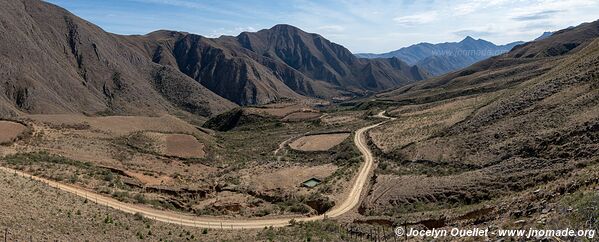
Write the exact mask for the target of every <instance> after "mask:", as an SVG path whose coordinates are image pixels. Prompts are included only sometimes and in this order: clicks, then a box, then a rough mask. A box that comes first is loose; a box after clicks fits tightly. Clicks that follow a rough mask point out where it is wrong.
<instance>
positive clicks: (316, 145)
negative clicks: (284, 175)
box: [289, 133, 350, 151]
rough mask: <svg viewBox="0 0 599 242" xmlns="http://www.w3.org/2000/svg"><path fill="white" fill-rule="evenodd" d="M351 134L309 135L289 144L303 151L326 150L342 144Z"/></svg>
mask: <svg viewBox="0 0 599 242" xmlns="http://www.w3.org/2000/svg"><path fill="white" fill-rule="evenodd" d="M349 135H350V134H349V133H335V134H316V135H308V136H303V137H300V138H299V139H296V140H294V141H293V142H291V143H290V144H289V146H290V147H291V148H292V149H295V150H301V151H326V150H329V149H331V148H333V147H335V146H337V145H338V144H341V142H343V141H344V140H345V139H347V137H349Z"/></svg>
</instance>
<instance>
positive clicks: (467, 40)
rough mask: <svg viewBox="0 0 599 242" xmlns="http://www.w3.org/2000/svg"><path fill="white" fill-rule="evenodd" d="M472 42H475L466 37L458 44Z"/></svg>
mask: <svg viewBox="0 0 599 242" xmlns="http://www.w3.org/2000/svg"><path fill="white" fill-rule="evenodd" d="M473 41H476V40H475V39H474V38H472V37H470V36H466V38H464V39H463V40H462V41H460V43H464V42H473Z"/></svg>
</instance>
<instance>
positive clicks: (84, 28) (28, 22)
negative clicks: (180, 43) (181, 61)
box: [0, 0, 235, 117]
mask: <svg viewBox="0 0 599 242" xmlns="http://www.w3.org/2000/svg"><path fill="white" fill-rule="evenodd" d="M0 12H1V14H0V58H1V63H2V65H1V66H0V74H1V77H2V83H1V85H0V113H1V114H2V115H3V116H7V115H16V114H18V113H21V112H28V113H81V112H83V113H89V114H94V113H98V112H103V113H106V112H108V113H121V114H148V113H150V114H152V113H153V114H160V113H175V112H181V111H184V112H188V113H190V114H192V115H196V116H204V117H205V116H210V115H212V114H216V113H220V112H223V111H225V110H227V109H230V108H232V107H234V106H235V105H234V104H233V103H231V102H229V101H227V100H225V99H223V98H221V97H219V96H218V95H216V94H214V93H212V92H211V91H209V90H208V89H206V88H205V87H203V86H202V85H200V84H198V83H197V82H196V81H194V80H193V79H191V78H189V77H187V76H185V75H179V74H178V73H177V72H178V71H176V70H174V69H171V68H168V67H165V66H163V65H159V64H155V63H152V62H151V60H148V59H147V58H145V56H143V55H141V54H140V53H137V52H136V51H133V50H132V49H131V48H130V47H129V46H127V45H125V44H123V43H121V41H120V40H119V37H118V36H116V35H113V34H109V33H106V32H104V31H103V30H102V29H100V28H98V27H97V26H95V25H93V24H90V23H89V22H86V21H84V20H82V19H80V18H78V17H76V16H74V15H72V14H70V13H69V12H67V11H66V10H64V9H62V8H59V7H57V6H54V5H52V4H48V3H44V2H41V1H35V0H23V1H19V0H10V1H2V2H0Z"/></svg>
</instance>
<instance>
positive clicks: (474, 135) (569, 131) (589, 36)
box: [363, 21, 599, 222]
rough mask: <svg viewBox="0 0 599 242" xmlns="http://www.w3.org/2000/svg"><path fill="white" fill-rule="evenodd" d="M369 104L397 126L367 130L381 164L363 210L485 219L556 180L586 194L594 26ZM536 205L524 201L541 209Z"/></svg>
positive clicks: (597, 116)
mask: <svg viewBox="0 0 599 242" xmlns="http://www.w3.org/2000/svg"><path fill="white" fill-rule="evenodd" d="M377 99H378V101H376V103H378V105H385V106H386V107H389V108H388V110H389V111H388V113H389V114H390V115H395V116H397V117H398V120H397V121H396V123H391V124H389V125H388V126H385V127H381V128H380V129H378V130H373V131H372V133H371V139H372V142H373V144H374V146H376V148H378V149H379V154H380V155H381V157H386V159H387V161H382V163H385V165H382V166H381V167H384V169H380V170H379V171H378V172H379V173H378V176H377V181H376V183H375V184H376V185H375V187H373V188H372V192H371V193H372V196H371V197H369V198H368V199H367V200H366V201H365V203H364V204H363V206H364V207H363V208H364V209H363V213H364V214H373V215H377V214H378V215H382V214H387V215H389V214H395V215H397V214H400V213H404V215H405V214H406V213H410V212H420V211H421V210H419V209H422V208H428V209H426V210H427V211H429V212H430V211H435V212H434V213H437V215H439V214H451V212H450V211H452V210H451V209H453V208H457V207H461V206H465V205H468V206H471V205H474V206H478V205H481V204H483V203H484V204H485V207H486V208H487V209H488V210H489V211H486V212H485V213H490V215H489V216H491V217H493V216H496V215H498V214H501V209H500V208H501V206H500V205H497V204H496V203H495V202H493V201H505V200H510V198H511V196H517V194H519V192H522V191H528V189H531V190H530V191H531V192H532V191H534V189H536V188H539V187H545V186H553V185H558V184H559V183H560V182H559V178H561V177H569V176H570V175H577V176H580V178H577V179H579V180H578V181H575V183H578V184H586V185H583V186H582V187H583V188H584V187H585V186H587V185H588V186H591V188H592V187H593V186H594V185H593V181H589V180H588V179H586V178H585V177H589V175H590V174H594V173H596V172H597V171H598V166H597V164H598V162H599V160H598V159H597V157H599V147H598V146H597V144H598V142H599V108H598V106H599V103H598V102H597V100H599V21H595V22H592V23H585V24H582V25H580V26H578V27H575V28H572V29H566V30H561V31H558V32H556V33H554V34H553V35H552V36H550V37H547V38H545V39H543V40H539V41H534V42H530V43H527V44H524V45H520V46H517V47H515V48H514V49H513V50H512V51H510V52H509V53H507V54H505V55H502V56H498V57H493V58H490V59H488V60H484V61H481V62H479V63H476V64H475V65H472V66H470V67H467V68H465V69H463V70H460V71H457V72H453V73H450V74H447V75H444V76H441V77H437V78H433V79H429V80H427V81H424V82H421V83H417V84H413V85H408V86H406V87H402V88H399V89H397V90H393V91H390V92H386V93H383V94H380V95H378V98H377ZM371 105H373V104H371ZM592 176H593V175H591V177H592ZM396 184H404V185H403V186H397V185H396ZM424 184H425V185H424ZM535 187H536V188H535ZM584 189H586V188H584ZM535 193H536V192H535ZM558 197H559V196H558ZM542 199H543V198H539V200H537V201H533V202H529V203H530V204H536V203H539V204H541V205H539V206H541V207H540V210H542V209H543V207H542V206H546V204H543V203H544V202H543V201H541V200H542ZM552 201H553V202H556V200H555V199H553V200H552ZM390 204H391V205H390ZM396 204H401V206H394V205H396ZM406 204H408V205H406ZM525 205H526V204H525ZM515 206H519V208H518V209H515V210H520V209H527V208H521V207H522V206H524V205H515ZM529 210H530V208H529ZM540 210H539V211H540ZM390 211H392V212H390ZM406 211H408V212H406ZM531 211H532V212H531V214H534V213H535V212H534V210H531ZM414 214H416V213H414ZM412 215H413V214H412ZM429 215H430V214H429ZM410 216H411V215H410ZM522 216H523V214H518V211H512V212H511V213H510V214H509V216H508V217H512V218H515V219H521V217H522ZM437 217H439V216H437ZM487 219H488V218H487ZM527 221H529V220H527ZM530 221H531V222H535V221H536V220H530Z"/></svg>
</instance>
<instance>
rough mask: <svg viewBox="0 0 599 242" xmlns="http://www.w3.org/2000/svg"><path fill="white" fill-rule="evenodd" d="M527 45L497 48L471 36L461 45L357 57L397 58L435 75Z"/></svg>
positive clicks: (418, 47) (418, 46)
mask: <svg viewBox="0 0 599 242" xmlns="http://www.w3.org/2000/svg"><path fill="white" fill-rule="evenodd" d="M522 43H524V42H513V43H509V44H506V45H495V44H493V43H491V42H489V41H486V40H483V39H478V40H475V39H474V38H472V37H470V36H468V37H466V38H464V40H462V41H460V42H447V43H440V44H430V43H420V44H416V45H411V46H408V47H405V48H401V49H399V50H396V51H391V52H388V53H384V54H356V55H357V56H358V57H363V58H391V57H397V58H399V59H401V60H403V61H405V62H406V63H408V64H409V65H416V66H419V67H420V68H422V69H424V70H426V71H427V72H429V73H430V74H432V75H436V76H438V75H442V74H445V73H448V72H451V71H455V70H459V69H461V68H464V67H466V66H469V65H471V64H474V63H476V62H478V61H481V60H484V59H487V58H489V57H492V56H496V55H500V54H503V53H506V52H508V51H510V50H511V49H512V48H513V47H514V46H516V45H518V44H522Z"/></svg>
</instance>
